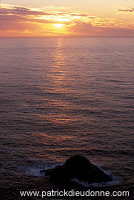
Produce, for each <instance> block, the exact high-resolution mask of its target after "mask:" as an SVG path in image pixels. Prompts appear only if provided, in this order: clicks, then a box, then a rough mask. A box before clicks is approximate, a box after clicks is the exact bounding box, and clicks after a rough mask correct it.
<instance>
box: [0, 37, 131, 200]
mask: <svg viewBox="0 0 134 200" xmlns="http://www.w3.org/2000/svg"><path fill="white" fill-rule="evenodd" d="M0 55H1V58H0V151H1V164H0V169H1V170H0V177H1V178H0V187H1V196H2V200H6V199H7V200H8V199H9V200H12V199H13V200H20V199H27V198H26V197H23V198H22V197H20V194H19V191H20V190H21V191H22V190H51V189H54V188H55V189H56V188H58V187H59V186H58V185H55V184H54V183H52V182H51V181H50V180H49V179H47V178H46V177H45V176H44V174H42V173H40V170H42V169H47V168H51V167H54V166H55V165H57V164H61V163H64V162H65V160H66V159H67V158H69V157H70V156H72V155H76V154H81V155H83V156H85V157H87V158H88V159H89V160H90V161H91V162H92V163H94V164H96V165H97V166H101V167H102V168H103V169H105V170H106V171H107V172H109V173H110V174H111V175H112V176H113V177H114V180H115V181H113V182H112V183H111V184H108V185H103V188H104V189H107V190H110V191H113V190H120V191H124V190H128V191H130V196H129V197H118V198H117V199H123V200H124V199H133V194H132V192H133V183H134V38H133V37H65V38H64V37H50V38H49V37H48V38H1V39H0ZM89 187H90V186H89ZM92 187H93V188H94V187H96V185H92ZM30 199H35V200H36V199H40V198H37V197H32V198H30ZM53 199H54V198H53ZM98 199H99V198H98ZM103 199H105V198H103ZM106 199H113V198H112V197H111V198H110V197H109V198H106ZM114 199H116V197H115V198H114Z"/></svg>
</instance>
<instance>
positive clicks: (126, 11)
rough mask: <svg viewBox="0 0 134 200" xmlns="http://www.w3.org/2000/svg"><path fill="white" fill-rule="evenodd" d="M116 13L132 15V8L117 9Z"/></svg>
mask: <svg viewBox="0 0 134 200" xmlns="http://www.w3.org/2000/svg"><path fill="white" fill-rule="evenodd" d="M117 11H118V12H123V13H134V8H127V9H119V10H117Z"/></svg>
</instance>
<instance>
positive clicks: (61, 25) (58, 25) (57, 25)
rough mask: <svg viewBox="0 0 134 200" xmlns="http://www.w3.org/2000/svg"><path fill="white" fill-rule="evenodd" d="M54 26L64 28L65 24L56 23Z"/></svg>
mask: <svg viewBox="0 0 134 200" xmlns="http://www.w3.org/2000/svg"><path fill="white" fill-rule="evenodd" d="M54 26H55V27H56V28H59V29H60V28H63V27H64V24H54Z"/></svg>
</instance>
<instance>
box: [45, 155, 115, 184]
mask: <svg viewBox="0 0 134 200" xmlns="http://www.w3.org/2000/svg"><path fill="white" fill-rule="evenodd" d="M46 176H49V177H50V178H51V179H53V180H54V181H56V182H64V183H65V182H69V181H71V179H74V178H76V179H78V180H80V181H85V182H88V183H99V182H108V181H111V180H112V178H111V177H110V176H108V175H107V174H105V173H104V172H103V171H102V170H101V169H99V168H98V167H97V166H95V165H93V164H92V163H91V162H90V161H89V160H88V159H87V158H85V157H83V156H80V155H76V156H73V157H71V158H69V159H67V160H66V162H65V164H63V165H59V166H57V167H55V168H54V169H49V170H46Z"/></svg>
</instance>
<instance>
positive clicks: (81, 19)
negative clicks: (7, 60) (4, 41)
mask: <svg viewBox="0 0 134 200" xmlns="http://www.w3.org/2000/svg"><path fill="white" fill-rule="evenodd" d="M0 4H1V8H0V10H1V11H0V37H43V36H134V0H0Z"/></svg>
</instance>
